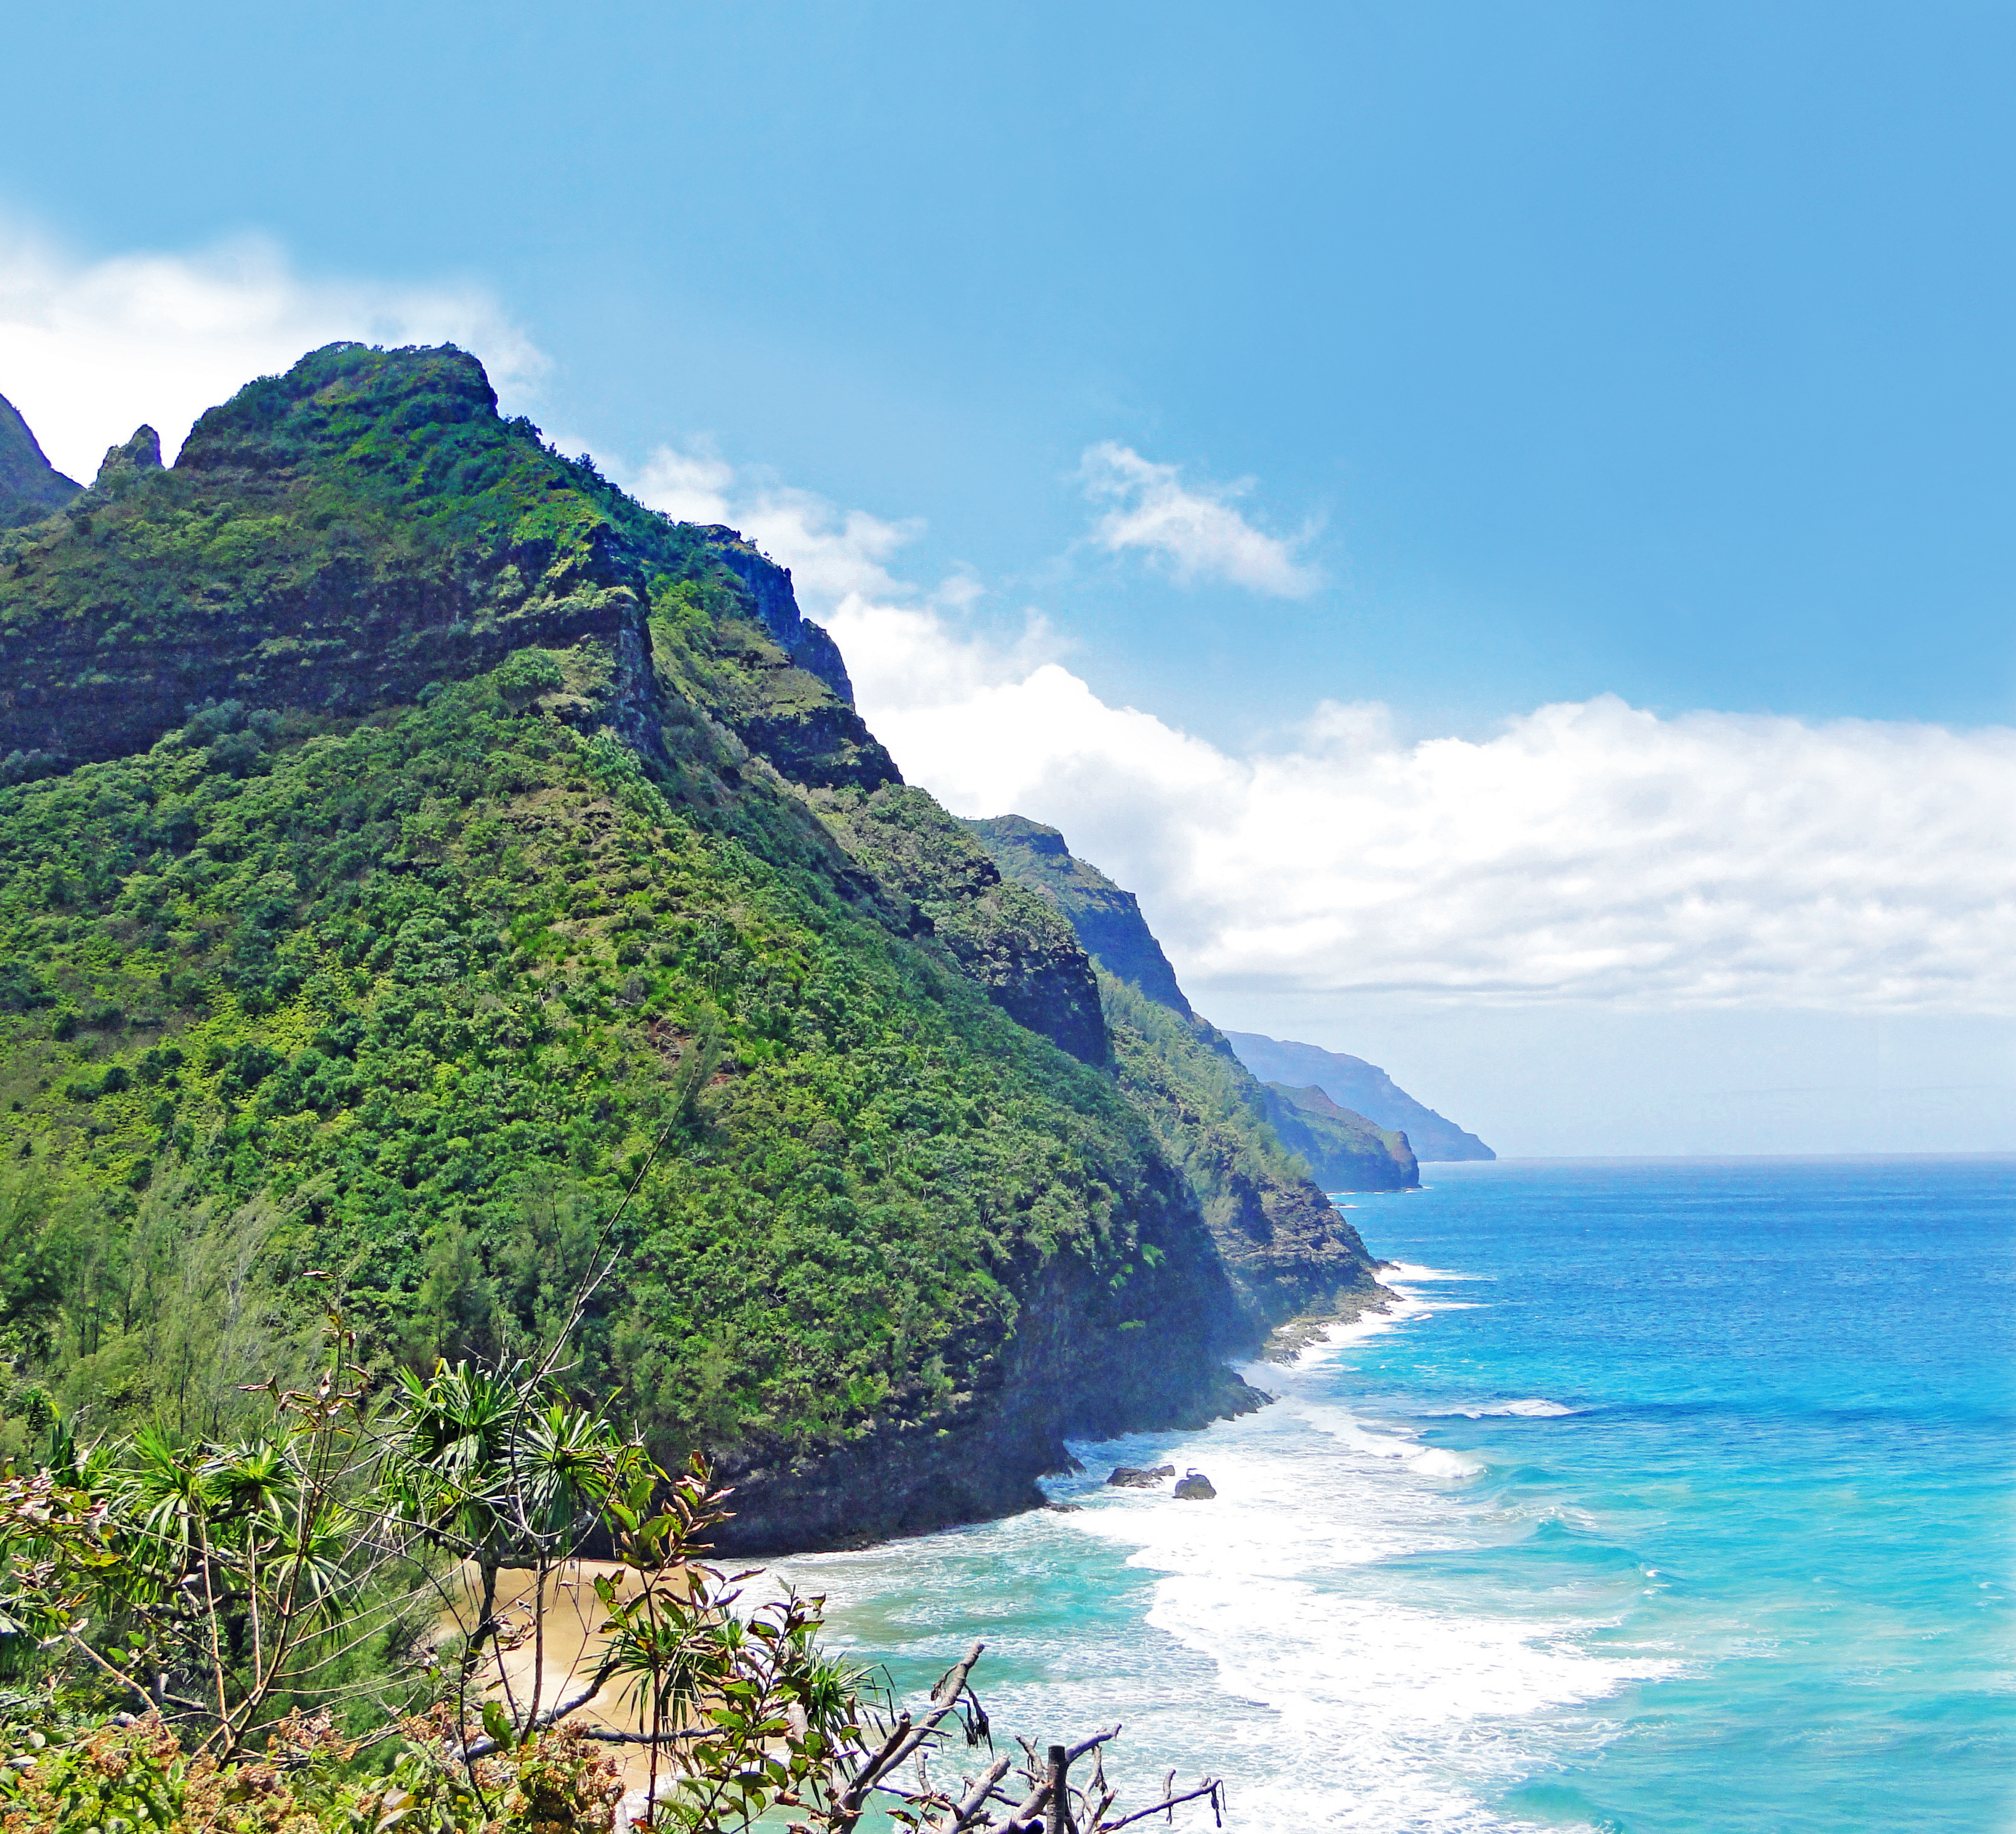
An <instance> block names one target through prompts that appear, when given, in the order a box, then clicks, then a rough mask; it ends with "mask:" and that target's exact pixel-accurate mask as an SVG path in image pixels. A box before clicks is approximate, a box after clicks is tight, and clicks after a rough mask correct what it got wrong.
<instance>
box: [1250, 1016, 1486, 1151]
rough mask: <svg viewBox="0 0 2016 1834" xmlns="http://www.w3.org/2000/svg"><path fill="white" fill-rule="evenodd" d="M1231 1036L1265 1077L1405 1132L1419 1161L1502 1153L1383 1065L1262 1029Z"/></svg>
mask: <svg viewBox="0 0 2016 1834" xmlns="http://www.w3.org/2000/svg"><path fill="white" fill-rule="evenodd" d="M1226 1039H1227V1040H1228V1041H1229V1043H1230V1044H1231V1046H1232V1048H1233V1050H1236V1051H1237V1052H1238V1054H1239V1060H1240V1062H1241V1063H1243V1064H1244V1065H1246V1067H1247V1068H1248V1069H1249V1070H1251V1072H1253V1074H1254V1075H1255V1076H1258V1077H1259V1078H1260V1079H1262V1081H1263V1082H1267V1083H1283V1084H1285V1085H1287V1086H1290V1087H1292V1088H1309V1087H1314V1088H1316V1089H1319V1090H1322V1091H1323V1094H1325V1095H1327V1096H1328V1097H1330V1100H1331V1101H1334V1102H1336V1103H1337V1104H1341V1106H1343V1107H1345V1108H1349V1109H1352V1111H1354V1112H1356V1113H1358V1114H1359V1115H1363V1116H1364V1117H1365V1118H1366V1119H1368V1120H1370V1121H1371V1122H1373V1124H1374V1125H1375V1126H1380V1127H1383V1128H1391V1129H1394V1130H1399V1131H1400V1132H1403V1133H1406V1136H1407V1140H1408V1143H1409V1145H1411V1146H1412V1147H1413V1151H1414V1156H1415V1157H1416V1158H1418V1159H1420V1160H1422V1161H1424V1162H1426V1161H1427V1160H1430V1159H1495V1158H1497V1157H1498V1155H1497V1154H1496V1153H1495V1152H1493V1151H1492V1150H1491V1148H1489V1147H1488V1146H1486V1145H1485V1144H1484V1142H1483V1141H1482V1140H1479V1139H1478V1137H1477V1136H1476V1135H1475V1134H1474V1133H1466V1132H1464V1130H1463V1129H1462V1128H1460V1127H1459V1126H1456V1123H1455V1122H1453V1121H1452V1120H1449V1119H1447V1118H1446V1117H1445V1116H1443V1115H1438V1114H1437V1113H1436V1112H1435V1110H1434V1109H1433V1108H1424V1107H1423V1106H1422V1104H1420V1102H1418V1101H1416V1100H1415V1099H1414V1098H1413V1097H1412V1096H1411V1095H1409V1094H1408V1093H1407V1092H1406V1090H1404V1089H1402V1088H1401V1087H1400V1086H1399V1084H1398V1083H1395V1081H1394V1080H1393V1079H1392V1078H1391V1076H1388V1075H1387V1074H1386V1072H1384V1070H1382V1069H1381V1068H1379V1066H1378V1065H1377V1064H1368V1063H1367V1062H1366V1061H1365V1060H1364V1059H1363V1058H1355V1057H1346V1056H1345V1055H1344V1054H1342V1053H1341V1051H1331V1050H1323V1049H1322V1048H1321V1047H1319V1046H1317V1045H1314V1044H1297V1043H1294V1042H1292V1041H1291V1040H1281V1039H1278V1038H1268V1037H1264V1036H1262V1035H1261V1034H1260V1033H1259V1032H1226Z"/></svg>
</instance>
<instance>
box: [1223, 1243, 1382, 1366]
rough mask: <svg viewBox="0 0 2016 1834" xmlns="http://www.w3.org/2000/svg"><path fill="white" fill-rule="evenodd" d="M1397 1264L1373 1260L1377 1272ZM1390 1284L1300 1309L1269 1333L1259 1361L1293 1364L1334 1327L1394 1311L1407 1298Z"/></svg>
mask: <svg viewBox="0 0 2016 1834" xmlns="http://www.w3.org/2000/svg"><path fill="white" fill-rule="evenodd" d="M1396 1265H1397V1263H1394V1262H1391V1261H1379V1262H1375V1263H1373V1270H1374V1271H1375V1272H1377V1273H1381V1274H1383V1273H1386V1272H1388V1271H1389V1270H1391V1269H1392V1268H1393V1267H1395V1266H1396ZM1405 1298H1406V1295H1405V1294H1404V1293H1399V1292H1395V1291H1394V1290H1393V1288H1391V1287H1390V1286H1381V1285H1376V1284H1375V1285H1373V1287H1372V1288H1371V1290H1370V1292H1367V1291H1366V1289H1365V1288H1363V1287H1358V1288H1352V1290H1351V1291H1349V1292H1341V1293H1339V1294H1338V1295H1337V1297H1336V1298H1335V1299H1333V1300H1332V1301H1331V1302H1330V1303H1329V1304H1328V1305H1327V1306H1322V1307H1319V1309H1317V1310H1315V1311H1310V1312H1298V1313H1296V1314H1295V1316H1294V1317H1292V1318H1291V1319H1290V1320H1288V1321H1287V1323H1286V1324H1281V1325H1278V1326H1276V1328H1275V1329H1274V1330H1273V1331H1272V1332H1271V1333H1269V1336H1268V1339H1267V1341H1266V1342H1265V1343H1264V1344H1262V1346H1260V1350H1259V1354H1258V1361H1260V1362H1262V1363H1292V1362H1294V1360H1295V1359H1296V1358H1297V1357H1299V1356H1300V1355H1301V1353H1302V1352H1303V1351H1305V1350H1306V1349H1309V1348H1310V1347H1311V1346H1312V1345H1315V1344H1319V1343H1321V1342H1323V1339H1324V1338H1325V1337H1326V1336H1327V1335H1329V1333H1330V1330H1331V1328H1332V1327H1334V1326H1335V1325H1339V1324H1356V1323H1357V1322H1358V1321H1359V1319H1361V1318H1363V1317H1366V1315H1367V1314H1368V1313H1387V1312H1390V1311H1391V1310H1392V1309H1393V1308H1394V1307H1395V1306H1397V1305H1399V1304H1400V1303H1401V1302H1402V1300H1403V1299H1405Z"/></svg>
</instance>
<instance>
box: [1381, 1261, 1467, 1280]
mask: <svg viewBox="0 0 2016 1834" xmlns="http://www.w3.org/2000/svg"><path fill="white" fill-rule="evenodd" d="M1381 1271H1382V1272H1383V1273H1384V1274H1385V1275H1386V1277H1388V1279H1389V1280H1434V1281H1443V1280H1489V1278H1490V1277H1491V1276H1490V1275H1489V1274H1453V1273H1451V1272H1450V1271H1449V1270H1448V1269H1447V1268H1445V1267H1420V1266H1419V1265H1417V1263H1414V1262H1413V1261H1388V1263H1386V1265H1385V1267H1384V1269H1382V1270H1381Z"/></svg>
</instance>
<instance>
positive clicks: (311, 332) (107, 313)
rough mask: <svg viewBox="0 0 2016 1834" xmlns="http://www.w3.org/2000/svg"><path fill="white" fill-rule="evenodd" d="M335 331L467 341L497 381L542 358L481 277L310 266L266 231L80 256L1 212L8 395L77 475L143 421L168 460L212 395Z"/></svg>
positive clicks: (1, 327) (510, 384)
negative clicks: (413, 276) (469, 283)
mask: <svg viewBox="0 0 2016 1834" xmlns="http://www.w3.org/2000/svg"><path fill="white" fill-rule="evenodd" d="M338 338H356V339H358V340H362V342H365V343H367V344H438V343H442V342H448V343H453V344H460V345H461V346H462V347H463V348H464V349H466V350H470V351H474V352H475V353H476V355H478V356H480V357H481V359H483V361H484V364H485V366H487V367H488V369H489V372H490V379H491V381H492V382H493V383H494V384H496V386H497V387H498V388H499V391H500V392H506V393H508V392H509V391H513V390H514V389H522V388H523V387H524V386H525V385H526V384H528V383H529V382H530V381H531V380H532V379H533V378H534V377H536V376H537V375H538V373H539V372H540V371H541V370H542V369H543V368H544V367H545V359H543V358H542V356H541V355H540V354H539V352H538V350H537V349H535V348H534V346H533V345H532V344H531V341H530V340H528V339H527V337H526V336H525V335H524V333H523V332H521V331H520V330H518V329H517V327H516V326H513V324H512V323H511V322H509V319H507V318H506V316H505V315H504V314H503V312H502V310H501V309H500V308H499V307H498V305H497V304H496V303H495V301H493V300H492V299H491V297H490V296H489V295H488V294H487V293H484V291H482V290H481V289H478V288H475V287H456V286H400V285H394V284H387V283H378V282H370V281H359V280H347V279H308V278H305V277H304V276H301V275H299V274H297V273H296V272H294V271H293V268H291V267H290V265H289V263H288V261H287V259H286V256H285V254H283V252H282V250H280V249H279V247H278V246H277V245H276V244H275V243H272V242H269V241H267V240H264V239H261V238H257V237H249V238H241V239H239V240H235V241H232V242H228V243H221V244H220V245H218V246H217V247H212V248H211V249H208V250H203V251H200V252H199V253H196V254H124V255H118V256H115V257H113V258H110V259H106V260H103V261H82V260H79V259H77V258H74V257H72V256H70V255H67V254H64V253H63V251H61V250H59V249H58V248H56V247H55V246H54V245H53V244H52V243H49V242H48V241H46V240H43V239H41V238H39V237H37V236H34V235H32V234H31V233H29V232H26V231H23V230H20V229H9V228H6V227H5V226H4V225H0V395H5V396H6V397H7V398H8V399H9V400H10V401H12V402H13V404H14V405H15V406H16V407H17V408H19V409H20V411H21V413H22V415H23V417H24V418H25V419H26V420H27V423H28V424H29V426H30V427H32V428H34V432H35V435H36V438H38V440H40V441H41V446H42V449H43V450H44V451H45V452H47V453H48V454H49V459H50V461H51V463H53V464H54V465H55V466H56V468H57V469H58V470H61V471H67V472H68V473H69V474H70V476H72V477H75V478H77V479H78V480H80V481H81V482H84V483H86V484H88V483H89V482H90V481H91V479H92V476H93V474H95V472H96V470H97V469H98V465H99V460H100V459H102V458H103V456H104V455H105V450H106V447H107V446H110V445H113V443H115V442H116V441H122V440H124V439H125V438H127V437H128V435H129V434H131V432H132V431H133V429H134V428H135V427H137V426H139V424H140V423H142V421H146V422H148V423H150V424H151V425H152V426H153V427H154V428H155V429H156V431H158V432H159V433H160V435H161V444H162V446H163V449H164V455H165V456H168V457H171V458H172V456H174V454H175V452H176V451H177V450H178V449H179V448H180V446H181V445H182V440H183V439H184V438H185V437H186V435H187V434H188V432H189V427H190V424H191V423H192V422H193V421H194V420H195V419H196V416H197V415H199V414H200V413H202V412H203V410H204V409H206V408H210V407H214V406H215V405H216V404H217V403H218V402H221V401H222V400H224V399H225V398H226V397H227V396H228V395H230V394H232V392H233V391H235V390H236V389H237V388H239V387H241V386H242V385H243V384H245V383H247V382H249V381H250V380H252V378H253V377H255V376H261V375H270V374H272V373H274V372H275V371H276V370H279V369H285V368H286V366H288V365H289V364H290V363H292V362H293V361H294V359H296V358H297V357H299V356H300V355H301V354H302V353H303V352H304V351H309V350H312V349H314V348H316V347H317V346H318V345H320V344H328V343H330V342H332V341H333V340H336V339H338Z"/></svg>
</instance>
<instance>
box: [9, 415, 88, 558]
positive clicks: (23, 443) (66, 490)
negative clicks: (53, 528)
mask: <svg viewBox="0 0 2016 1834" xmlns="http://www.w3.org/2000/svg"><path fill="white" fill-rule="evenodd" d="M81 488H83V487H82V486H81V485H79V484H78V483H77V481H76V480H75V479H74V478H70V477H64V476H63V474H62V473H61V472H60V471H59V470H57V469H56V467H55V466H53V465H52V464H51V463H49V460H48V459H45V458H44V457H43V456H42V449H41V445H40V444H39V443H38V441H37V440H36V438H35V436H34V434H32V433H31V432H30V431H28V423H27V421H25V420H23V419H22V418H21V416H20V413H19V411H18V410H17V409H16V408H15V405H14V404H13V402H10V401H9V400H8V399H7V398H6V397H5V395H0V528H18V527H19V526H20V524H22V523H24V522H39V521H41V519H42V518H43V517H45V516H47V515H49V513H52V511H54V510H59V509H61V508H62V507H63V505H64V504H65V503H68V502H69V501H70V499H71V498H72V497H74V496H75V495H77V492H78V491H79V490H80V489H81Z"/></svg>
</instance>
